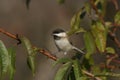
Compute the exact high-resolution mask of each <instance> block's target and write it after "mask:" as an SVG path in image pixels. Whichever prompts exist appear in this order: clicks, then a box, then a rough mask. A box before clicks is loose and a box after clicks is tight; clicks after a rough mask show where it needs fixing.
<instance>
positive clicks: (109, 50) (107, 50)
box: [106, 47, 115, 54]
mask: <svg viewBox="0 0 120 80" xmlns="http://www.w3.org/2000/svg"><path fill="white" fill-rule="evenodd" d="M106 53H111V54H115V49H114V48H112V47H107V48H106Z"/></svg>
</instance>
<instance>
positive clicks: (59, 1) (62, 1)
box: [57, 0, 65, 4]
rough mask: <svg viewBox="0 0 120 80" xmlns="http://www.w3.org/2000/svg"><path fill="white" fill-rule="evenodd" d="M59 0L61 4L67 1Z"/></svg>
mask: <svg viewBox="0 0 120 80" xmlns="http://www.w3.org/2000/svg"><path fill="white" fill-rule="evenodd" d="M57 2H58V3H59V4H63V3H65V0H57Z"/></svg>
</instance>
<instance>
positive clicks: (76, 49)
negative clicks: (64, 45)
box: [73, 46, 85, 54]
mask: <svg viewBox="0 0 120 80" xmlns="http://www.w3.org/2000/svg"><path fill="white" fill-rule="evenodd" d="M73 49H74V50H76V51H78V52H80V53H82V54H85V53H84V52H83V51H82V50H80V49H78V48H76V47H75V46H73Z"/></svg>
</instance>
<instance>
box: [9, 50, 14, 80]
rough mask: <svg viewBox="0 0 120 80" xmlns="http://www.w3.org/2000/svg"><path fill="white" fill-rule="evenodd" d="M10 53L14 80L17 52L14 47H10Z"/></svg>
mask: <svg viewBox="0 0 120 80" xmlns="http://www.w3.org/2000/svg"><path fill="white" fill-rule="evenodd" d="M8 53H9V57H10V65H9V71H10V80H14V74H15V61H16V54H15V50H14V48H9V49H8Z"/></svg>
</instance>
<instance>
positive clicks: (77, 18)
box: [68, 7, 86, 35]
mask: <svg viewBox="0 0 120 80" xmlns="http://www.w3.org/2000/svg"><path fill="white" fill-rule="evenodd" d="M85 15H86V11H85V10H84V7H83V8H81V9H80V10H79V11H78V12H77V13H76V14H75V15H74V16H73V17H72V19H71V29H70V31H69V32H68V34H69V35H71V34H74V33H79V32H85V30H84V29H83V28H82V27H80V23H81V20H82V19H83V18H84V16H85Z"/></svg>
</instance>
